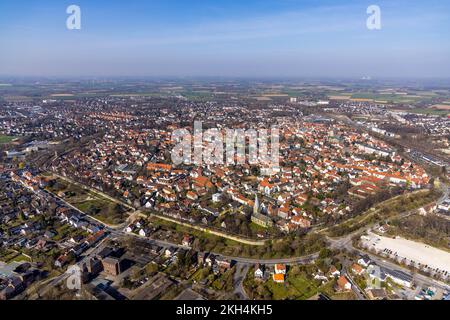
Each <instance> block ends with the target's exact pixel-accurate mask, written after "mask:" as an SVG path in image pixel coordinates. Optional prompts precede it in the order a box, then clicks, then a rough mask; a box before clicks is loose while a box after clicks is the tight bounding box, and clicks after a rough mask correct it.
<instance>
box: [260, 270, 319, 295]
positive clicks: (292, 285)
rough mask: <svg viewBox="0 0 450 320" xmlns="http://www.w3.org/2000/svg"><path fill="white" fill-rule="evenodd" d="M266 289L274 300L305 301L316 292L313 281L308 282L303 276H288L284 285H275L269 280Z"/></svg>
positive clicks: (316, 288)
mask: <svg viewBox="0 0 450 320" xmlns="http://www.w3.org/2000/svg"><path fill="white" fill-rule="evenodd" d="M267 288H268V289H269V290H270V291H271V292H272V297H273V299H275V300H285V299H296V300H307V299H309V298H311V297H312V296H314V295H315V294H317V292H318V287H317V285H316V284H315V283H314V281H311V280H308V279H307V278H306V277H305V276H304V275H303V274H301V275H297V276H292V275H289V274H288V275H287V282H286V283H284V284H281V283H275V282H274V281H273V280H272V279H270V280H268V281H267Z"/></svg>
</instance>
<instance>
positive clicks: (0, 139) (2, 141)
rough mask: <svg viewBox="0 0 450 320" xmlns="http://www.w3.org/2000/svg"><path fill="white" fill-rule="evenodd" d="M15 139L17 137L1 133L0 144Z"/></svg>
mask: <svg viewBox="0 0 450 320" xmlns="http://www.w3.org/2000/svg"><path fill="white" fill-rule="evenodd" d="M14 139H15V137H10V136H5V135H0V144H5V143H10V142H11V141H13V140H14Z"/></svg>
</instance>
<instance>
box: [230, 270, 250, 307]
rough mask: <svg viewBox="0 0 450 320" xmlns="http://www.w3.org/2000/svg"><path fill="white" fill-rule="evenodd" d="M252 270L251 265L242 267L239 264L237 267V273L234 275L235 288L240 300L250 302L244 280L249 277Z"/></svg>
mask: <svg viewBox="0 0 450 320" xmlns="http://www.w3.org/2000/svg"><path fill="white" fill-rule="evenodd" d="M249 269H250V266H249V265H242V264H237V265H236V272H235V273H234V277H233V286H234V293H235V294H236V295H238V296H239V299H241V300H249V297H248V295H247V293H246V292H245V289H244V280H245V277H246V276H247V273H248V270H249Z"/></svg>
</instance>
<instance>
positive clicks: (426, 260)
mask: <svg viewBox="0 0 450 320" xmlns="http://www.w3.org/2000/svg"><path fill="white" fill-rule="evenodd" d="M368 238H369V240H366V243H368V244H369V246H370V247H375V248H376V249H377V250H379V251H383V250H384V249H389V250H392V252H393V253H394V254H395V253H397V254H398V255H399V256H400V257H402V258H406V259H408V260H411V261H414V262H416V263H421V264H423V265H428V266H429V267H430V268H438V269H440V270H445V271H447V272H450V253H449V252H446V251H444V250H440V249H436V248H434V247H431V246H429V245H426V244H423V243H420V242H415V241H411V240H406V239H403V238H396V239H392V238H388V237H382V236H379V235H376V234H373V233H370V234H369V236H368Z"/></svg>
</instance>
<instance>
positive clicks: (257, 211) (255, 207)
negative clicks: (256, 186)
mask: <svg viewBox="0 0 450 320" xmlns="http://www.w3.org/2000/svg"><path fill="white" fill-rule="evenodd" d="M257 213H259V199H258V195H256V197H255V206H254V207H253V214H257Z"/></svg>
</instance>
